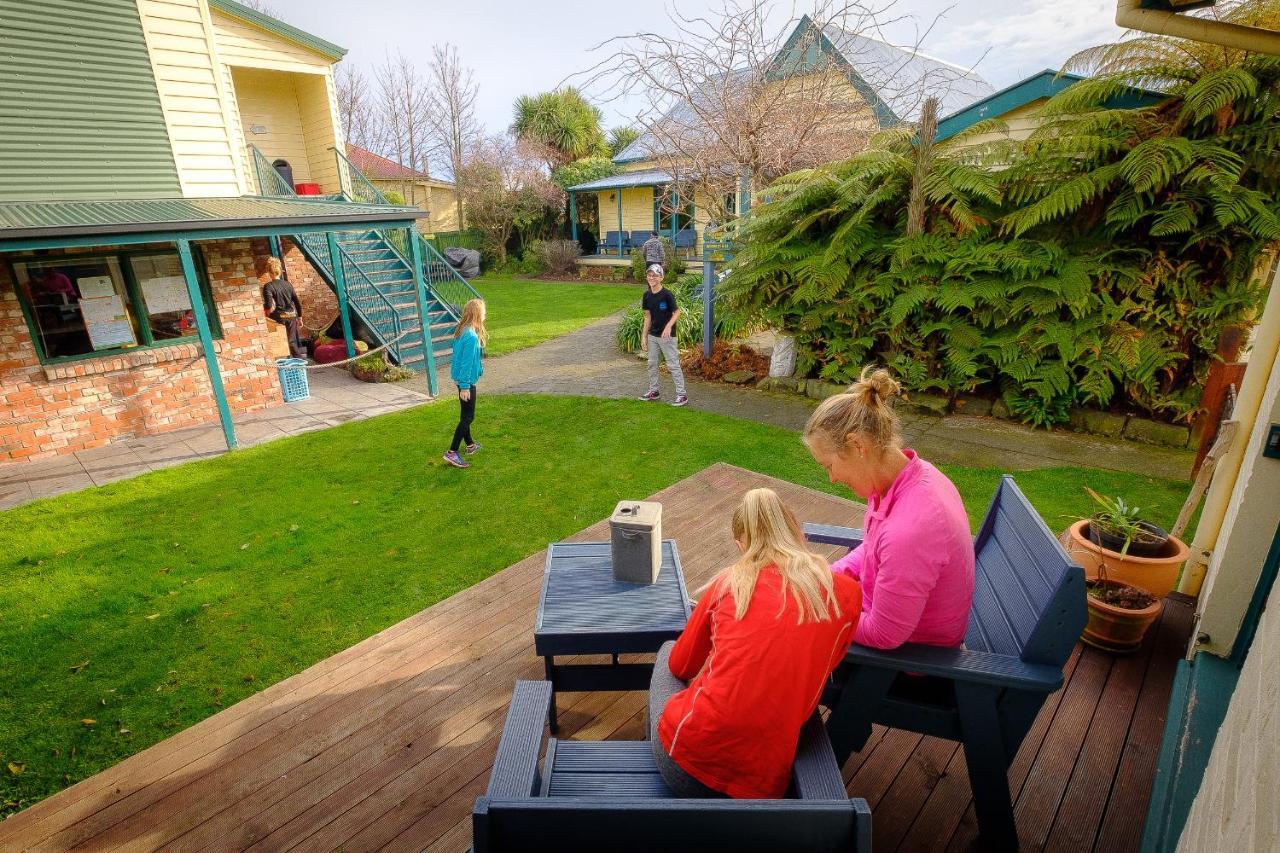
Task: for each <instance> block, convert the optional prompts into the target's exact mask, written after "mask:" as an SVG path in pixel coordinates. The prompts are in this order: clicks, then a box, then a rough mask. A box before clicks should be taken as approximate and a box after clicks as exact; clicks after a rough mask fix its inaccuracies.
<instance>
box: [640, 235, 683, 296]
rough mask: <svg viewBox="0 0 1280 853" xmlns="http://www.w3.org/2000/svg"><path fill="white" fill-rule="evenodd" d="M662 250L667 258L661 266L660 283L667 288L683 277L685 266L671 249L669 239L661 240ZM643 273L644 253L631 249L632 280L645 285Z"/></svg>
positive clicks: (681, 259)
mask: <svg viewBox="0 0 1280 853" xmlns="http://www.w3.org/2000/svg"><path fill="white" fill-rule="evenodd" d="M662 249H663V251H664V252H665V253H666V257H667V262H666V263H665V264H663V265H662V269H663V271H664V273H663V276H662V283H663V284H665V285H668V286H669V285H670V284H671V283H672V282H674V281H675V280H676V279H677V278H679V277H680V276H682V275H684V271H685V268H686V266H685V262H684V258H680V257H677V256H676V252H675V249H673V248H672V247H671V239H670V238H669V237H663V238H662ZM644 271H645V265H644V252H642V251H641V250H640V249H638V248H636V249H632V250H631V276H632V278H634V279H635V280H636V281H638V282H640V283H641V284H644V283H645V277H644Z"/></svg>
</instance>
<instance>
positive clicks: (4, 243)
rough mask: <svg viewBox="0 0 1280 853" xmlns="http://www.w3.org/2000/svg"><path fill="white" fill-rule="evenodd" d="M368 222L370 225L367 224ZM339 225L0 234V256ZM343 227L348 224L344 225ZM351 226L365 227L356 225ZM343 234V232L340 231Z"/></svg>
mask: <svg viewBox="0 0 1280 853" xmlns="http://www.w3.org/2000/svg"><path fill="white" fill-rule="evenodd" d="M413 221H414V220H412V219H395V220H386V221H382V220H378V221H376V224H369V228H370V229H373V228H375V227H376V228H379V229H383V228H388V229H389V228H406V227H408V226H410V225H412V224H413ZM364 222H366V223H367V222H368V220H365V221H364ZM337 224H339V223H335V222H327V223H312V224H298V223H294V224H288V223H284V224H275V225H248V226H238V227H236V226H233V227H228V228H198V229H192V230H190V231H175V230H172V229H171V230H168V231H139V232H135V233H130V234H84V235H73V236H62V237H59V236H49V237H27V238H21V239H16V240H6V239H3V232H0V253H3V252H24V251H34V250H37V249H70V248H76V247H83V246H130V245H136V244H138V243H172V242H174V241H175V240H177V239H180V238H181V239H185V240H190V241H195V240H231V239H235V238H237V237H270V236H271V235H273V234H274V235H277V236H280V237H288V236H289V235H290V234H311V233H321V234H322V233H324V232H326V231H331V230H333V228H334V227H335V225H337ZM341 224H348V223H346V222H343V223H341ZM350 224H361V223H360V222H353V223H350ZM339 230H341V229H339Z"/></svg>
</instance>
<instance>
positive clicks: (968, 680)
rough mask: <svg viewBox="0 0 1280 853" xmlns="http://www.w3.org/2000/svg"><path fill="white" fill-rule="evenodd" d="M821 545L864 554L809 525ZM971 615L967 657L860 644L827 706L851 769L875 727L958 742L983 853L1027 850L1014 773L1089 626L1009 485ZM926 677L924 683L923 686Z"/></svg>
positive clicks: (1059, 560)
mask: <svg viewBox="0 0 1280 853" xmlns="http://www.w3.org/2000/svg"><path fill="white" fill-rule="evenodd" d="M805 534H806V536H807V537H808V539H809V540H810V541H811V542H821V543H826V544H833V545H844V546H847V547H850V548H853V547H857V546H858V545H859V544H861V542H862V531H860V530H854V529H850V528H838V527H832V526H830V525H815V524H806V525H805ZM974 550H975V552H976V554H977V564H976V577H975V585H974V595H973V609H972V611H971V613H970V615H969V627H968V630H967V632H966V634H965V642H964V646H963V647H962V648H943V647H939V646H926V645H917V644H911V643H908V644H906V645H903V646H900V647H899V648H897V649H893V650H891V651H882V650H878V649H872V648H867V647H865V646H860V645H857V644H854V645H853V646H852V647H851V648H850V649H849V652H848V654H846V656H845V660H844V663H842V664H841V665H840V667H839V668H838V669H837V670H836V673H835V676H834V678H833V682H832V685H833V686H832V689H831V690H829V691H828V693H827V695H826V696H825V697H824V700H823V702H824V704H826V705H827V706H828V707H829V708H830V709H831V714H830V716H829V717H828V719H827V732H828V734H829V736H830V738H831V742H832V746H833V749H834V751H835V756H836V759H837V761H839V762H840V764H841V765H843V764H844V762H845V760H846V759H847V758H848V757H849V755H850V753H852V752H853V751H855V750H858V749H861V748H862V747H863V745H865V744H866V742H867V739H868V738H869V737H870V735H871V725H872V723H878V724H880V725H883V726H889V727H891V728H897V729H905V730H907V731H912V732H918V733H920V734H924V735H932V736H934V737H940V738H946V739H948V740H953V741H959V742H960V743H961V744H962V745H963V748H964V756H965V763H966V764H967V766H968V770H969V784H970V786H971V788H972V790H973V800H974V810H975V812H976V813H977V817H978V827H979V832H980V834H981V837H982V839H983V849H984V850H1013V851H1016V850H1017V849H1018V836H1017V828H1016V826H1015V824H1014V820H1013V803H1012V800H1011V798H1010V796H1009V783H1008V770H1009V765H1010V764H1011V763H1012V761H1013V758H1014V756H1015V755H1016V754H1017V752H1018V747H1019V746H1020V745H1021V743H1022V740H1023V738H1024V737H1026V734H1027V732H1028V730H1030V728H1031V724H1032V723H1033V722H1034V721H1035V718H1036V715H1037V714H1038V713H1039V711H1040V708H1041V706H1043V705H1044V702H1045V700H1046V699H1048V697H1049V696H1050V695H1051V694H1052V693H1053V692H1054V691H1055V690H1057V689H1058V688H1059V687H1061V686H1062V682H1063V677H1062V668H1063V666H1064V665H1065V664H1066V662H1067V658H1068V657H1069V656H1070V655H1071V651H1072V649H1073V648H1074V647H1075V643H1076V640H1077V638H1079V636H1080V632H1081V631H1082V630H1083V629H1084V625H1085V621H1086V618H1087V611H1086V606H1085V585H1084V570H1083V569H1082V568H1081V567H1080V566H1079V565H1077V564H1076V563H1074V562H1073V561H1072V560H1071V558H1070V557H1068V556H1067V554H1066V552H1065V551H1064V550H1063V549H1062V546H1061V545H1060V544H1059V543H1058V540H1057V538H1056V537H1055V536H1054V535H1053V533H1052V532H1050V530H1049V528H1048V527H1047V526H1045V523H1044V521H1042V520H1041V518H1040V516H1039V515H1038V514H1037V513H1036V511H1035V509H1034V508H1033V507H1032V506H1031V503H1030V502H1029V501H1028V500H1027V499H1026V497H1025V496H1024V495H1023V494H1022V492H1021V491H1020V490H1019V489H1018V487H1017V485H1016V484H1015V483H1014V481H1013V478H1012V477H1008V476H1006V477H1002V478H1001V481H1000V485H999V487H998V488H997V490H996V493H995V496H994V497H993V498H992V500H991V506H990V507H989V509H988V510H987V514H986V517H985V518H984V519H983V521H982V525H981V526H980V527H979V528H978V534H977V536H976V537H975V538H974ZM921 676H923V678H922V677H921Z"/></svg>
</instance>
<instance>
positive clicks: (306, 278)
mask: <svg viewBox="0 0 1280 853" xmlns="http://www.w3.org/2000/svg"><path fill="white" fill-rule="evenodd" d="M280 248H281V250H282V251H283V252H284V269H285V278H287V279H289V283H290V284H292V285H293V289H294V290H295V291H297V293H298V298H299V299H300V300H302V322H303V325H304V326H306V327H307V328H308V329H310V330H312V331H316V332H323V331H324V328H321V327H322V326H323V327H325V328H327V327H328V326H329V325H330V324H331V323H332V321H334V320H336V319H338V295H337V294H336V293H334V292H333V288H331V287H330V286H329V285H328V284H327V283H326V282H325V280H324V279H323V278H321V277H320V273H318V272H316V269H315V267H313V266H311V262H310V261H308V260H307V257H306V255H304V254H302V250H301V249H299V248H298V247H297V246H296V245H295V244H294V242H293V241H292V240H289V239H288V238H284V237H282V238H281V239H280ZM264 281H265V278H264Z"/></svg>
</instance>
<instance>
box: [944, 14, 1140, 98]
mask: <svg viewBox="0 0 1280 853" xmlns="http://www.w3.org/2000/svg"><path fill="white" fill-rule="evenodd" d="M984 5H986V4H984ZM993 5H994V4H993ZM1115 12H1116V5H1115V0H1080V2H1072V0H1028V2H1025V3H1019V4H1018V5H1016V6H1014V7H1013V8H1012V9H1010V10H1009V11H1007V12H999V11H995V10H994V9H991V8H990V6H988V7H987V9H986V10H985V11H983V13H982V16H981V19H980V20H974V21H971V22H968V23H964V24H961V25H959V26H946V23H947V22H944V23H943V24H942V25H941V26H940V27H939V30H941V32H937V33H936V35H935V37H934V38H932V39H930V44H929V46H928V47H927V48H926V49H927V50H928V51H929V52H930V53H932V54H934V55H935V56H936V55H941V56H945V57H947V58H948V59H952V60H953V61H962V60H959V59H958V57H967V58H968V61H970V62H978V64H977V71H978V73H979V74H982V75H983V76H984V77H986V78H987V79H988V80H990V81H991V82H993V83H997V85H1001V84H1004V83H1009V82H1013V81H1014V80H1017V79H1019V78H1021V77H1025V76H1027V75H1029V74H1031V73H1034V72H1035V71H1038V70H1040V69H1043V68H1058V67H1060V66H1061V65H1062V63H1063V61H1065V60H1066V59H1067V57H1069V56H1071V55H1072V54H1073V53H1076V52H1077V51H1079V50H1082V49H1084V48H1086V47H1091V46H1093V45H1096V44H1102V43H1105V42H1113V41H1117V40H1119V39H1120V37H1121V35H1122V34H1123V33H1124V30H1122V29H1121V28H1120V27H1117V26H1116V24H1115ZM955 14H956V13H955V12H952V14H951V15H950V16H948V17H949V18H951V19H952V20H954V15H955ZM984 52H985V53H986V55H985V56H983V53H984ZM978 57H982V59H981V61H978Z"/></svg>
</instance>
